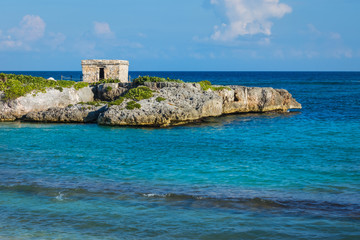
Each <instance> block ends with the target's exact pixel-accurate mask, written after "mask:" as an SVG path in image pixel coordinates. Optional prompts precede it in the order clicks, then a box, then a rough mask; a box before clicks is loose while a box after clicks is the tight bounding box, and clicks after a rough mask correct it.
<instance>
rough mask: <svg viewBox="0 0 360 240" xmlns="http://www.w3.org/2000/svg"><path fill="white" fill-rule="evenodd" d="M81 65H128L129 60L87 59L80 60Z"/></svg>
mask: <svg viewBox="0 0 360 240" xmlns="http://www.w3.org/2000/svg"><path fill="white" fill-rule="evenodd" d="M81 65H129V61H126V60H105V59H88V60H81Z"/></svg>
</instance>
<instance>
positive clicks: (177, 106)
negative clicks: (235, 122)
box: [98, 83, 223, 126]
mask: <svg viewBox="0 0 360 240" xmlns="http://www.w3.org/2000/svg"><path fill="white" fill-rule="evenodd" d="M145 85H146V86H148V87H150V88H151V89H153V90H154V91H156V92H155V94H154V96H153V97H152V98H150V99H144V100H141V101H139V104H140V105H141V108H140V109H133V110H128V109H126V104H127V101H125V102H124V103H123V104H122V105H120V106H112V107H110V108H109V109H108V110H107V111H105V112H104V113H102V114H100V116H99V119H98V123H99V124H103V125H148V126H167V125H178V124H183V123H186V122H191V121H195V120H198V119H200V118H203V117H210V116H220V115H221V114H222V108H223V106H222V99H221V97H220V96H218V95H216V94H214V93H212V92H204V91H202V90H201V88H200V86H199V84H190V83H145ZM158 97H161V98H165V100H163V101H160V102H158V101H157V100H156V99H157V98H158Z"/></svg>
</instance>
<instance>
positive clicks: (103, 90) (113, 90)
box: [94, 83, 131, 101]
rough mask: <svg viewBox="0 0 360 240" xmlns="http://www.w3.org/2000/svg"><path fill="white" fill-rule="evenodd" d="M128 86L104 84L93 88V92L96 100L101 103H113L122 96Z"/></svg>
mask: <svg viewBox="0 0 360 240" xmlns="http://www.w3.org/2000/svg"><path fill="white" fill-rule="evenodd" d="M129 86H131V85H130V84H125V83H104V84H99V85H97V86H94V92H95V96H96V98H97V99H100V100H102V101H113V100H115V99H117V98H119V97H120V96H121V95H123V94H124V93H125V92H126V91H127V90H128V89H129Z"/></svg>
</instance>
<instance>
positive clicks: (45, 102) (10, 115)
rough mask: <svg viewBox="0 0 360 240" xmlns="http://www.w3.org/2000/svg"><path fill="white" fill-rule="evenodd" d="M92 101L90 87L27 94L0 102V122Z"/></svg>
mask: <svg viewBox="0 0 360 240" xmlns="http://www.w3.org/2000/svg"><path fill="white" fill-rule="evenodd" d="M90 101H94V93H93V92H92V89H91V88H90V87H84V88H81V89H79V90H76V89H74V88H64V89H63V90H62V91H60V90H57V89H47V90H46V92H45V93H42V92H40V93H37V94H34V93H29V94H27V95H25V96H22V97H19V98H17V99H15V100H10V101H0V121H13V120H15V119H19V118H21V117H23V116H24V115H25V114H27V113H29V112H34V111H35V112H39V111H44V110H47V109H49V108H52V107H60V108H63V107H66V106H68V105H69V104H76V103H79V102H90Z"/></svg>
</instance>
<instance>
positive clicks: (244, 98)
mask: <svg viewBox="0 0 360 240" xmlns="http://www.w3.org/2000/svg"><path fill="white" fill-rule="evenodd" d="M230 88H231V90H226V89H225V90H221V91H215V93H217V94H219V95H220V96H222V98H223V113H224V114H228V113H244V112H269V111H283V112H285V111H287V110H289V109H300V108H301V104H300V103H298V102H297V101H296V100H295V99H294V98H293V97H292V96H291V94H290V93H289V92H288V91H286V90H284V89H273V88H259V87H242V86H230Z"/></svg>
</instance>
